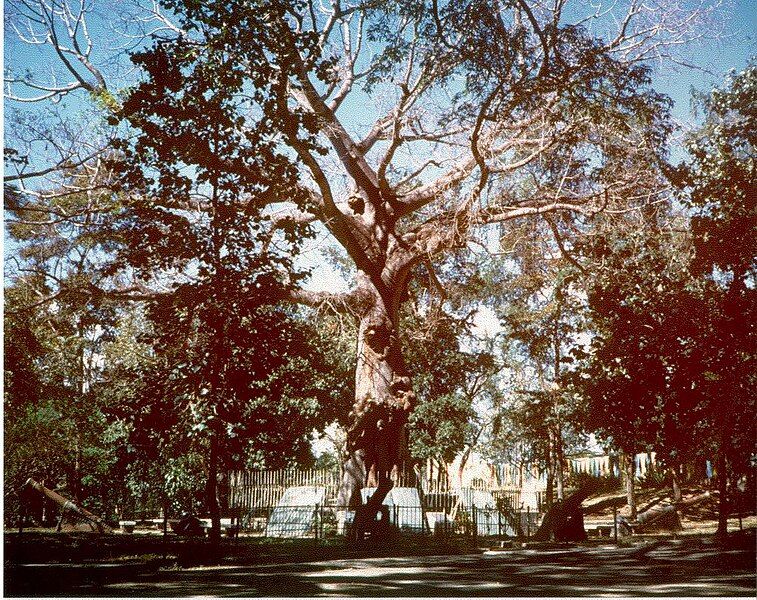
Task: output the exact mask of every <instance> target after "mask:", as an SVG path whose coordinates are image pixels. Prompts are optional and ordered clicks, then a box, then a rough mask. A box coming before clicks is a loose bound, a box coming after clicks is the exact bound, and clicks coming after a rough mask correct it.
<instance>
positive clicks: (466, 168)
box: [13, 0, 698, 502]
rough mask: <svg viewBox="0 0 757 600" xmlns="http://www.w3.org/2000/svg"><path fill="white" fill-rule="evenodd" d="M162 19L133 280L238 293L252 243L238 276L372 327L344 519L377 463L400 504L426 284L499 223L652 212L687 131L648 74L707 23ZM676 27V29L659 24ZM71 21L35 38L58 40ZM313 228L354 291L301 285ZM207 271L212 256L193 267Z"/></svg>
mask: <svg viewBox="0 0 757 600" xmlns="http://www.w3.org/2000/svg"><path fill="white" fill-rule="evenodd" d="M31 4H34V5H35V6H37V4H39V3H31ZM163 4H164V6H165V7H166V8H167V9H168V10H169V11H170V13H171V14H172V15H173V16H175V18H174V19H171V18H169V17H166V16H165V14H163V13H161V12H160V11H156V12H155V13H153V14H155V15H159V16H160V18H161V21H162V22H163V26H162V27H161V31H160V32H159V33H158V34H157V35H156V40H157V41H155V43H154V44H153V45H152V46H151V47H150V48H148V49H146V50H145V51H144V52H139V53H138V54H137V55H136V56H135V60H136V62H137V63H138V65H139V66H140V67H141V68H142V70H143V72H144V80H143V81H142V82H141V83H140V84H138V85H135V86H134V87H133V88H132V89H131V90H129V93H128V94H126V96H125V98H123V102H120V100H121V99H119V98H115V97H113V96H110V95H109V96H108V98H109V101H108V102H107V103H105V104H106V106H108V107H109V108H108V109H109V110H114V112H116V113H118V114H117V116H118V117H120V118H121V119H123V121H121V123H122V126H125V125H126V124H128V125H129V126H131V127H133V128H134V133H135V136H134V137H133V138H131V139H132V140H133V143H122V144H121V145H119V146H118V150H119V152H120V153H121V154H122V156H120V157H118V158H119V159H120V158H123V159H124V160H123V161H122V162H125V163H126V164H131V165H132V166H133V165H137V167H139V168H136V169H131V170H128V171H127V172H128V177H127V178H126V184H127V187H126V191H128V193H129V202H128V204H127V205H126V208H125V210H124V212H123V216H125V217H126V218H125V220H124V221H123V222H122V224H119V225H118V226H115V227H114V228H113V230H114V231H116V232H118V233H119V234H120V235H121V238H120V240H119V241H121V242H123V243H124V244H127V245H130V246H131V252H127V253H122V254H121V258H122V262H121V263H120V265H118V266H123V267H124V268H125V270H126V271H128V265H134V266H135V268H136V269H137V271H138V273H139V274H140V275H143V276H144V277H146V278H148V284H149V286H148V288H149V289H148V290H145V293H150V292H152V293H157V291H158V288H159V283H162V282H163V281H164V277H166V274H169V275H174V274H176V273H175V272H181V275H182V276H183V277H189V278H191V277H192V275H193V272H192V269H193V268H195V267H196V268H197V269H198V272H199V274H200V275H201V277H204V276H205V275H206V273H205V272H203V271H201V270H200V269H203V268H205V267H206V266H207V265H210V267H209V271H208V274H210V275H212V276H213V277H216V276H220V275H219V273H220V272H221V269H220V267H221V266H222V265H223V263H224V261H225V259H226V257H227V256H229V254H227V252H228V248H231V247H232V246H233V245H236V244H242V245H245V246H246V248H247V249H246V250H245V251H244V252H242V253H241V254H240V256H243V257H245V258H244V259H242V260H243V261H247V260H249V261H251V262H250V263H249V264H247V265H246V266H244V268H240V269H236V270H235V269H233V268H232V269H230V270H231V271H234V272H235V276H236V275H239V274H240V273H242V272H244V271H248V275H247V278H248V282H249V283H250V284H251V285H256V284H260V286H261V289H260V290H259V291H260V295H261V296H266V297H267V298H268V299H269V300H270V301H274V300H275V299H286V300H290V301H296V302H305V303H310V304H314V303H319V302H321V301H328V302H330V303H331V305H332V306H334V307H336V308H339V309H341V310H342V311H345V312H351V313H352V314H354V315H356V316H357V318H358V319H359V321H360V327H359V334H358V337H359V340H358V353H357V369H356V385H355V405H354V408H353V423H352V426H351V429H350V434H349V440H350V449H351V451H352V452H353V455H352V457H351V459H350V460H351V462H352V463H353V466H357V467H360V468H347V469H345V473H346V474H347V479H346V480H345V485H344V490H343V491H344V498H343V501H346V500H347V499H348V498H349V499H351V500H352V501H355V500H356V498H357V496H358V493H357V492H358V489H357V488H359V487H360V485H361V484H362V481H359V480H358V478H356V477H353V476H352V474H355V473H361V472H365V471H366V469H364V468H362V467H363V466H368V467H373V468H374V470H375V471H377V472H378V473H379V479H380V482H379V483H380V485H379V488H380V490H381V491H380V493H379V494H377V495H376V496H375V502H380V501H381V499H382V497H383V495H384V494H385V493H386V491H387V490H388V489H389V487H390V486H391V484H390V483H389V479H388V473H389V471H390V470H391V469H392V468H393V467H394V466H399V464H400V462H401V458H402V457H401V452H400V449H401V448H402V447H403V445H404V444H403V443H402V442H403V436H404V433H403V430H404V425H405V423H406V422H407V419H408V415H409V414H410V412H411V411H412V409H413V407H414V405H415V404H416V396H415V394H414V393H413V390H412V386H411V381H410V376H409V375H410V372H411V369H409V368H408V365H407V364H406V361H405V357H404V355H403V348H402V342H401V340H402V335H401V324H400V312H401V310H400V309H401V305H402V303H403V302H404V301H405V299H406V297H407V292H408V286H409V284H410V280H411V278H412V274H413V270H414V268H415V267H416V266H417V265H418V264H420V263H421V262H425V261H429V262H431V260H433V259H435V257H437V256H439V255H442V254H444V253H449V252H465V251H466V249H467V247H468V246H467V244H468V242H469V241H470V240H471V239H472V238H473V237H474V236H475V235H476V234H477V232H479V231H482V229H485V228H486V227H487V226H488V225H491V224H497V223H504V222H508V221H511V220H513V219H517V218H520V217H528V216H533V215H540V214H548V213H557V212H564V213H566V214H567V215H572V216H573V217H571V218H570V219H568V220H570V221H573V220H577V221H579V222H580V221H581V220H582V219H583V218H584V217H589V216H592V215H594V214H596V213H597V212H601V211H602V210H604V209H605V208H607V207H611V208H612V207H619V206H623V207H625V206H627V204H629V203H630V204H632V205H635V204H634V203H635V202H636V198H635V195H636V194H637V193H639V192H644V191H647V192H648V191H649V190H646V187H647V186H646V184H647V183H649V182H650V179H649V178H645V175H646V174H647V173H649V172H653V171H654V170H655V168H656V157H657V156H658V154H659V150H660V147H661V143H662V142H663V140H664V138H665V135H666V133H667V129H668V127H667V124H666V115H667V102H666V101H665V99H664V98H662V97H660V96H659V95H658V94H656V93H654V92H653V91H652V90H651V89H650V87H649V82H650V71H649V68H648V67H647V66H646V65H645V61H646V60H647V59H648V58H649V57H650V55H649V54H648V53H649V52H651V51H652V50H654V52H655V53H656V55H657V56H659V55H660V54H662V55H665V54H666V51H667V48H669V46H670V45H677V44H679V43H680V41H681V39H682V38H685V37H686V34H687V31H686V29H685V28H684V25H683V24H684V23H685V24H687V25H686V26H692V27H694V28H696V27H697V25H698V24H697V23H696V20H695V19H690V18H689V17H690V15H684V14H681V13H680V12H676V11H671V12H666V11H660V12H659V14H657V13H656V12H655V11H652V12H649V11H647V12H642V11H638V10H636V6H635V5H633V4H632V5H631V6H630V7H629V10H628V12H627V13H625V14H616V13H613V14H609V13H608V14H607V15H606V16H604V17H602V18H601V19H599V20H598V21H597V22H596V23H595V24H593V25H592V30H591V31H590V30H589V28H588V27H587V26H586V25H585V23H584V22H583V21H582V16H581V15H580V14H578V12H576V11H573V10H572V9H571V8H572V7H571V8H568V7H565V6H564V5H563V4H562V3H559V4H557V5H555V6H554V7H552V8H547V7H543V6H536V5H535V4H532V3H530V2H527V1H524V0H516V1H514V2H505V3H495V2H482V1H480V0H474V1H470V0H454V1H452V2H447V3H446V4H444V5H443V6H439V4H438V3H437V2H422V3H418V2H404V1H397V2H389V3H355V4H351V3H348V4H344V3H337V2H335V3H332V4H331V5H329V6H324V7H320V6H316V4H315V3H309V2H305V1H292V2H284V1H268V2H263V1H261V2H247V1H245V2H241V1H237V0H233V1H231V2H225V3H214V4H202V3H197V2H194V1H188V0H187V1H178V0H167V1H166V2H164V3H163ZM40 10H42V12H43V15H47V13H45V12H44V8H42V9H40ZM17 14H19V13H17ZM20 14H22V15H24V14H26V15H28V13H20ZM34 14H37V13H34ZM32 16H33V15H32ZM657 16H659V17H660V19H662V21H663V23H664V26H662V27H650V23H649V19H650V18H653V17H657ZM55 18H56V15H55V13H53V14H52V15H51V18H50V19H46V18H41V19H37V20H34V19H33V18H32V21H33V23H34V26H35V28H36V27H38V26H39V24H42V25H41V27H42V28H43V29H44V27H45V25H44V24H46V23H51V22H52V23H55ZM57 18H61V17H57ZM63 18H64V19H65V18H69V15H68V13H66V14H65V16H64V17H63ZM71 18H72V19H74V21H76V19H77V18H76V17H71ZM76 22H77V23H78V22H79V21H76ZM618 24H620V26H619V27H617V28H616V29H614V30H613V25H618ZM48 29H49V30H50V31H52V30H53V27H52V26H48ZM65 30H66V31H69V32H70V35H73V36H74V38H75V36H76V35H77V33H76V32H77V30H78V29H77V28H76V27H74V28H67V29H65ZM694 30H696V29H694ZM35 31H36V29H35ZM650 31H654V32H657V33H656V34H654V35H649V32H650ZM594 32H599V33H594ZM668 32H674V34H671V35H670V36H668ZM43 33H44V32H43ZM47 33H49V31H48V32H47ZM41 39H44V38H41ZM49 39H50V40H51V43H52V44H53V45H55V44H59V39H58V38H57V37H55V36H49ZM78 47H87V46H86V45H83V44H79V45H78ZM366 53H370V54H371V55H372V56H366ZM74 58H75V59H76V61H78V62H73V63H71V62H69V63H68V67H67V68H68V71H69V72H71V73H76V72H78V71H76V68H77V67H79V66H82V67H83V68H86V69H87V71H86V72H87V73H89V74H91V75H92V76H94V78H95V80H96V81H97V85H94V84H92V83H87V82H89V81H90V80H89V79H88V77H89V75H87V76H86V77H83V76H81V73H80V76H79V77H78V78H76V79H77V82H78V84H77V86H76V88H77V89H79V88H82V89H85V90H87V91H89V92H90V93H92V92H97V93H98V94H99V95H101V96H102V93H103V92H104V91H106V90H107V87H106V86H105V85H104V80H101V79H102V78H98V77H97V74H96V73H95V72H93V71H92V69H89V68H88V64H89V65H91V61H86V60H83V59H86V58H87V55H86V54H82V53H81V52H80V53H79V54H78V55H76V56H75V57H74ZM85 75H86V73H85ZM100 75H101V73H100ZM13 83H14V84H17V83H20V84H24V83H25V84H27V85H28V83H29V82H28V81H26V80H23V78H21V79H18V80H14V82H13ZM85 83H87V85H85ZM51 93H52V94H53V95H54V94H56V93H57V94H58V96H59V95H60V94H61V93H62V92H61V91H60V90H54V91H53V92H51ZM366 98H370V99H371V101H373V100H376V101H377V102H378V103H379V104H382V103H383V104H386V103H389V104H390V106H383V105H381V106H378V108H377V110H376V114H375V115H369V116H368V115H366V116H367V118H369V119H371V121H370V122H368V123H362V122H358V119H354V118H350V117H348V116H347V113H348V111H349V110H350V108H351V107H354V106H355V102H361V105H365V99H366ZM119 103H120V106H119ZM652 183H653V184H656V182H652ZM652 187H654V185H653V186H652ZM641 195H642V196H644V194H641ZM124 223H125V224H124ZM308 223H320V225H319V227H321V228H322V230H327V231H328V232H329V233H330V234H331V236H333V238H334V239H335V240H336V241H337V242H338V243H339V244H340V245H341V246H343V247H344V248H345V250H346V251H347V253H348V254H349V256H350V258H351V259H352V261H353V262H354V264H355V267H356V276H355V281H354V287H353V289H352V291H350V292H349V293H347V294H313V293H309V292H305V291H304V290H302V289H301V288H300V287H299V286H298V283H299V281H298V279H297V277H296V275H295V274H293V273H292V272H291V271H292V270H291V269H289V266H290V265H289V264H287V259H286V257H287V256H288V254H289V252H290V251H291V250H292V249H293V242H294V241H295V240H296V239H297V238H300V237H302V236H303V235H305V234H306V231H305V230H304V229H302V225H304V224H308ZM208 224H215V225H218V227H216V228H215V229H214V231H215V232H216V234H217V233H219V232H221V231H223V230H224V229H227V228H228V230H229V232H230V233H229V236H228V237H226V238H225V239H224V241H223V243H221V244H219V243H213V244H210V245H207V244H205V243H203V244H201V245H200V247H198V246H197V245H196V244H195V243H194V240H195V239H196V237H195V235H194V231H195V228H196V227H202V226H205V225H208ZM214 235H215V234H214ZM210 239H213V237H212V235H211V238H210ZM251 243H252V244H254V245H256V247H257V250H256V251H255V252H254V253H250V252H248V251H247V250H249V245H250V244H251ZM282 243H283V247H282V246H280V244H282ZM142 246H143V247H142ZM279 248H280V249H279ZM230 254H231V255H234V254H235V251H234V250H232V251H230ZM198 255H202V256H205V257H208V259H201V260H200V261H199V262H200V263H203V264H202V265H194V263H193V261H194V260H195V258H196V257H197V256H198ZM253 257H254V258H253ZM210 259H212V260H210ZM239 265H240V267H241V266H242V265H243V262H240V263H239ZM248 268H249V270H248ZM172 269H173V270H174V271H173V272H172ZM148 276H152V279H149V277H148ZM222 279H223V277H222ZM242 287H244V286H242ZM249 289H253V288H252V287H250V288H249ZM256 289H257V288H256ZM379 423H382V424H383V428H379ZM367 470H370V468H369V469H367Z"/></svg>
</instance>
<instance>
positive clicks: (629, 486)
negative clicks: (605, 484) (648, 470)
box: [623, 452, 636, 520]
mask: <svg viewBox="0 0 757 600" xmlns="http://www.w3.org/2000/svg"><path fill="white" fill-rule="evenodd" d="M623 457H624V459H625V465H624V466H625V479H626V503H627V504H628V507H629V508H630V509H631V520H635V519H636V494H635V493H634V491H635V490H634V485H635V481H634V480H635V479H636V456H635V455H634V454H633V452H631V453H628V454H624V455H623Z"/></svg>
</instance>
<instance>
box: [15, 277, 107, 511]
mask: <svg viewBox="0 0 757 600" xmlns="http://www.w3.org/2000/svg"><path fill="white" fill-rule="evenodd" d="M44 291H45V290H44V286H42V282H40V280H39V278H37V277H33V276H27V277H25V278H21V279H19V280H18V281H17V282H16V283H15V284H14V285H12V286H10V287H6V289H5V338H4V346H5V350H6V352H5V362H4V366H5V370H4V379H5V391H4V421H5V443H6V452H5V495H6V500H7V504H6V515H7V518H8V519H11V518H13V516H14V515H18V514H19V511H22V507H20V506H19V501H20V498H19V495H18V494H19V493H20V492H21V491H22V486H23V484H24V482H25V481H26V480H27V479H28V478H29V477H32V478H34V479H36V480H38V481H44V482H45V483H46V485H48V486H50V487H57V488H59V489H61V490H62V493H63V494H64V495H66V496H68V497H69V498H71V499H72V500H74V501H75V502H80V503H81V505H83V506H85V507H87V508H89V509H90V510H92V511H95V512H98V513H100V514H105V516H106V517H107V518H111V517H112V516H113V515H114V511H115V508H116V503H117V502H118V497H117V495H116V494H115V493H114V490H115V489H116V486H114V482H116V481H118V479H119V477H120V474H119V473H118V472H116V471H115V470H114V468H113V467H114V465H115V462H116V456H115V454H114V453H113V452H112V448H113V445H114V443H115V442H116V440H118V439H119V438H120V436H121V431H120V430H119V428H118V427H114V426H113V425H112V424H111V423H109V422H108V420H107V419H106V418H105V414H104V407H105V404H106V402H107V395H102V394H100V391H99V388H98V380H99V377H100V365H99V361H98V357H99V350H100V348H101V347H102V344H103V343H104V342H105V340H107V337H108V331H107V329H106V327H107V319H102V317H103V312H100V313H99V314H98V313H97V312H95V311H92V312H93V314H91V315H90V314H89V310H92V307H91V306H87V305H85V306H81V305H80V304H79V303H78V302H77V299H76V298H70V297H59V298H58V300H57V302H56V304H55V305H54V306H52V307H50V306H37V307H34V308H29V306H30V305H33V304H34V302H33V299H35V298H39V295H41V294H44ZM106 314H107V313H106ZM90 317H91V318H92V319H93V321H91V322H89V325H87V319H88V318H90ZM98 319H102V320H101V321H100V322H99V323H98V322H97V321H98ZM100 323H102V324H100Z"/></svg>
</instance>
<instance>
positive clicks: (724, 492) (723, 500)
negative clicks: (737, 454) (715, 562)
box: [715, 436, 730, 537]
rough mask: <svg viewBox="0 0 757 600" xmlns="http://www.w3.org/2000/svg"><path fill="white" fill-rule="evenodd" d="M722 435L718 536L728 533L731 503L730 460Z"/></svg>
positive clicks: (719, 466)
mask: <svg viewBox="0 0 757 600" xmlns="http://www.w3.org/2000/svg"><path fill="white" fill-rule="evenodd" d="M722 437H723V436H721V441H720V448H719V449H718V457H717V463H716V464H717V469H718V473H717V477H718V496H719V501H718V528H717V531H716V532H715V535H716V536H717V537H725V536H726V535H728V513H729V511H730V503H729V501H728V461H727V459H726V452H725V450H726V447H725V441H724V440H723V439H722Z"/></svg>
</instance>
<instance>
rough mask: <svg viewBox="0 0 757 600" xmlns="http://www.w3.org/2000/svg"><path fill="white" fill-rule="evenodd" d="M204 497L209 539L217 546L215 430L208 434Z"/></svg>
mask: <svg viewBox="0 0 757 600" xmlns="http://www.w3.org/2000/svg"><path fill="white" fill-rule="evenodd" d="M205 498H206V503H207V505H208V513H209V514H210V541H211V543H212V544H213V545H215V546H217V545H219V544H220V543H221V506H220V504H219V502H218V433H217V432H216V431H215V430H213V431H212V432H211V434H210V449H209V452H208V480H207V482H206V487H205Z"/></svg>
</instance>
